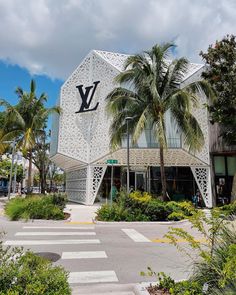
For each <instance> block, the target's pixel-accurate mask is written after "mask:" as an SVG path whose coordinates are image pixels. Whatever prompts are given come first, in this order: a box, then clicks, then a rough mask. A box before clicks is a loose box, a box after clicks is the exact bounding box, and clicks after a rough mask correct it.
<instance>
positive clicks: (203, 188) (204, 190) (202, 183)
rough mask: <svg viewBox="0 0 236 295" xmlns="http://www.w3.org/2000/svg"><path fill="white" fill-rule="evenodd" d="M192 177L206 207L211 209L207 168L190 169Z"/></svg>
mask: <svg viewBox="0 0 236 295" xmlns="http://www.w3.org/2000/svg"><path fill="white" fill-rule="evenodd" d="M191 170H192V173H193V176H194V178H195V181H196V183H197V186H198V188H199V191H200V193H201V195H202V197H203V200H204V202H205V205H206V207H208V208H211V207H212V194H211V181H210V168H209V167H191Z"/></svg>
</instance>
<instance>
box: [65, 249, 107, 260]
mask: <svg viewBox="0 0 236 295" xmlns="http://www.w3.org/2000/svg"><path fill="white" fill-rule="evenodd" d="M83 258H107V255H106V252H105V251H81V252H62V255H61V259H83Z"/></svg>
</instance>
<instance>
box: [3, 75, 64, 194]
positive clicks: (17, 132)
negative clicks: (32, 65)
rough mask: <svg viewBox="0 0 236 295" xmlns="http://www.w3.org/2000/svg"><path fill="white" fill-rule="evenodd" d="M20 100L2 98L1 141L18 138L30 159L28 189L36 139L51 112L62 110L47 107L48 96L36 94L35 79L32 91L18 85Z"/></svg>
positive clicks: (19, 143)
mask: <svg viewBox="0 0 236 295" xmlns="http://www.w3.org/2000/svg"><path fill="white" fill-rule="evenodd" d="M16 94H17V96H18V99H19V102H18V104H17V105H16V106H12V105H11V104H10V103H9V102H7V101H6V100H4V99H1V100H0V106H4V107H5V109H6V110H5V113H6V118H5V124H4V126H3V128H2V134H1V139H0V141H1V142H3V141H6V140H16V142H17V148H18V149H20V150H21V151H22V152H23V155H24V156H25V157H26V158H28V159H29V169H28V183H27V187H28V191H29V190H30V187H31V171H32V151H33V148H34V147H35V145H36V139H37V138H38V137H39V136H42V135H43V134H44V130H43V129H44V128H45V127H46V123H47V118H48V116H49V114H51V113H54V112H57V113H59V112H60V109H59V108H58V107H52V108H46V107H45V105H44V104H45V102H46V101H47V97H46V95H45V94H44V93H42V94H41V95H40V96H39V98H37V96H36V84H35V82H34V80H32V81H31V84H30V92H24V91H23V89H22V88H20V87H18V88H17V90H16Z"/></svg>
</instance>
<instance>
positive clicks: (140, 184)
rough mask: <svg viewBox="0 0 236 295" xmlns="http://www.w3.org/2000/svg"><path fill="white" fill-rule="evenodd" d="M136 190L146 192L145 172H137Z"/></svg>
mask: <svg viewBox="0 0 236 295" xmlns="http://www.w3.org/2000/svg"><path fill="white" fill-rule="evenodd" d="M135 190H139V191H145V190H146V182H145V172H135Z"/></svg>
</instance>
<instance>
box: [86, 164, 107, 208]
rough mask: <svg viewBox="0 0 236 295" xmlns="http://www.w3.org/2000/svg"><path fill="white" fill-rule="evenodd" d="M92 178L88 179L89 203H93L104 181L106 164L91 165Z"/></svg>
mask: <svg viewBox="0 0 236 295" xmlns="http://www.w3.org/2000/svg"><path fill="white" fill-rule="evenodd" d="M89 169H90V179H89V180H88V192H89V193H88V198H87V204H91V205H92V204H93V203H94V200H95V198H96V196H97V193H98V190H99V187H100V185H101V183H102V179H103V176H104V174H105V171H106V166H90V167H89Z"/></svg>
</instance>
